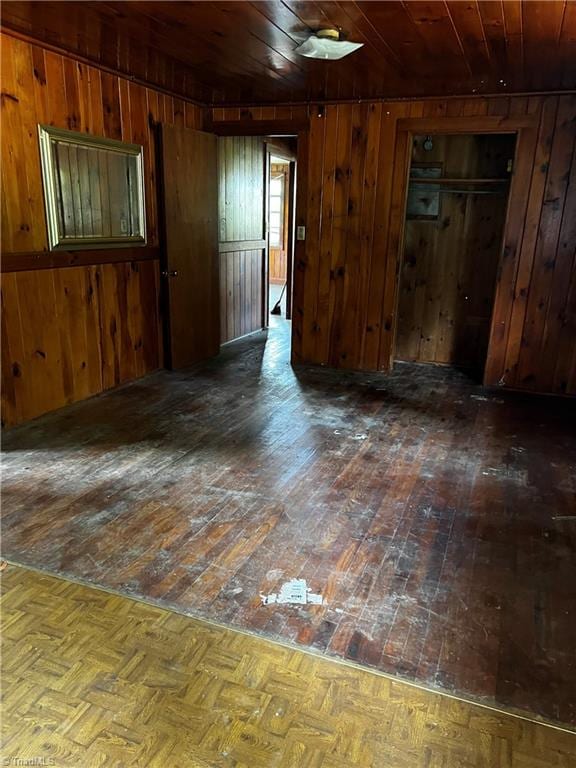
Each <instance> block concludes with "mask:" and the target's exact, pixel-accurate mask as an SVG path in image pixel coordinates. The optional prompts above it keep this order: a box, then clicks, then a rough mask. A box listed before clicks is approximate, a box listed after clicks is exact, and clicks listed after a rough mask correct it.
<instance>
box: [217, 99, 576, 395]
mask: <svg viewBox="0 0 576 768" xmlns="http://www.w3.org/2000/svg"><path fill="white" fill-rule="evenodd" d="M308 113H309V118H310V131H309V136H308V144H309V161H308V167H307V168H306V169H305V170H304V173H305V175H306V189H307V193H306V209H307V210H306V222H307V239H306V247H305V253H304V255H303V256H302V255H301V256H300V258H299V259H298V260H297V263H296V268H295V278H294V281H295V282H294V320H293V345H292V356H293V360H294V362H297V363H298V362H307V363H313V364H319V365H329V366H335V367H339V368H351V369H359V370H386V369H387V368H388V366H389V364H390V359H391V355H392V352H393V348H394V337H395V331H396V323H395V318H396V302H397V286H398V269H399V263H398V259H397V254H398V252H399V251H400V248H399V243H398V242H397V239H398V233H399V232H401V227H399V226H398V220H399V218H400V217H402V216H403V212H404V208H403V206H404V201H403V200H402V199H401V198H399V196H398V194H394V193H395V192H396V191H397V190H398V189H399V188H400V187H401V186H402V184H403V183H404V180H405V176H406V164H405V163H402V162H400V163H396V162H395V160H396V158H397V157H401V158H403V160H406V161H407V157H408V153H407V151H406V148H403V147H401V146H398V142H400V134H399V133H398V132H397V121H398V120H399V119H402V118H419V117H430V118H436V119H437V120H438V121H440V122H441V121H442V120H444V119H446V120H448V119H449V118H467V117H469V118H470V119H472V118H473V117H474V116H499V117H502V118H507V117H513V116H533V118H534V120H535V121H536V126H537V127H536V129H535V135H534V143H533V144H531V142H530V140H528V141H527V142H525V144H524V147H525V149H524V150H523V151H522V152H521V154H520V155H518V156H517V157H516V163H515V166H516V172H517V173H519V172H520V170H522V173H523V175H525V176H526V177H527V179H528V184H527V185H526V187H525V188H523V189H517V190H516V193H514V194H515V195H516V196H517V197H516V199H515V198H514V194H512V195H511V197H510V201H509V214H508V218H507V222H506V227H505V248H504V252H503V256H502V257H501V259H500V266H499V275H498V278H497V286H496V295H495V305H494V309H493V320H492V331H491V337H490V344H489V350H488V358H487V367H486V373H485V381H486V383H487V384H489V385H499V386H504V387H511V388H515V389H524V390H529V391H538V392H548V393H568V394H576V342H575V339H576V263H575V259H576V253H575V250H576V249H575V246H576V189H575V186H576V177H575V174H576V167H575V166H576V163H575V162H574V153H575V147H574V142H575V136H576V124H575V115H576V97H575V96H570V95H563V96H554V95H552V96H532V97H512V98H508V97H502V98H487V99H482V98H469V99H468V98H461V99H447V100H442V99H438V100H428V101H412V102H410V101H406V102H373V103H363V104H354V105H351V104H335V105H328V106H326V107H324V108H323V109H321V110H317V109H312V108H311V109H309V110H308ZM305 116H306V110H305V109H304V108H301V107H291V108H287V107H277V108H274V107H246V108H243V109H236V108H234V109H215V110H213V119H214V120H235V119H236V120H240V119H242V120H249V119H251V118H252V119H254V120H259V119H262V120H263V119H266V120H271V119H274V118H277V119H283V120H286V119H300V118H302V117H305ZM471 132H473V131H471ZM403 153H404V154H403ZM299 174H300V177H301V175H302V169H300V170H299Z"/></svg>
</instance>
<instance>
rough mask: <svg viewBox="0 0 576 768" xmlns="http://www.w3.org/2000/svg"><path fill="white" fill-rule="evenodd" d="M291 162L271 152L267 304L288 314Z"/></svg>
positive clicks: (280, 312) (277, 312)
mask: <svg viewBox="0 0 576 768" xmlns="http://www.w3.org/2000/svg"><path fill="white" fill-rule="evenodd" d="M289 178H290V163H289V162H288V161H287V160H284V159H282V158H281V157H277V156H276V155H271V156H270V180H269V186H268V306H269V308H270V312H271V313H272V312H274V314H276V315H280V316H283V317H286V281H287V275H288V272H287V254H288V209H289V202H290V198H289V194H288V187H289Z"/></svg>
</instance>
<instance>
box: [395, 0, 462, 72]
mask: <svg viewBox="0 0 576 768" xmlns="http://www.w3.org/2000/svg"><path fill="white" fill-rule="evenodd" d="M404 6H405V8H406V11H407V12H408V16H409V17H410V19H411V20H412V22H413V23H414V25H415V27H416V29H417V30H418V33H419V35H420V37H421V39H422V45H423V46H424V48H425V50H426V51H427V52H428V55H429V64H428V66H429V68H430V69H431V70H432V71H434V72H438V73H441V74H443V75H446V76H449V77H451V78H462V79H465V78H467V76H468V75H469V74H470V69H469V67H468V62H467V60H466V58H465V56H464V52H463V50H462V46H461V45H460V41H459V38H458V35H457V33H456V31H455V29H454V25H453V24H452V19H451V17H450V14H449V13H448V8H447V6H446V3H444V2H420V0H410V2H408V3H404Z"/></svg>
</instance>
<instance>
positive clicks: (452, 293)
mask: <svg viewBox="0 0 576 768" xmlns="http://www.w3.org/2000/svg"><path fill="white" fill-rule="evenodd" d="M515 144H516V135H515V134H490V133H481V134H461V133H460V134H450V135H446V134H435V135H427V136H426V135H414V136H413V137H412V158H411V165H410V174H409V180H408V194H407V202H406V217H405V222H404V250H403V260H402V266H401V274H400V282H399V298H398V316H397V333H396V346H395V359H396V360H398V361H411V362H420V363H433V364H439V365H452V366H455V367H459V368H463V369H466V370H467V371H469V372H470V374H471V376H472V377H473V378H474V379H476V380H478V381H481V380H482V377H483V372H484V366H485V363H486V356H487V351H488V341H489V335H490V324H491V318H492V308H493V304H494V293H495V288H496V276H497V272H498V264H499V261H500V257H501V250H502V238H503V232H504V224H505V219H506V210H507V205H508V193H509V187H510V179H511V176H512V172H513V164H514V152H515Z"/></svg>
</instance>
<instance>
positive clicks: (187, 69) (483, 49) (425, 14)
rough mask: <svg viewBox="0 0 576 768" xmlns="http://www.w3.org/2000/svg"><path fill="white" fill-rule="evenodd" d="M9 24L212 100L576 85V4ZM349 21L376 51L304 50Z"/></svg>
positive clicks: (323, 7)
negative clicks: (317, 54)
mask: <svg viewBox="0 0 576 768" xmlns="http://www.w3.org/2000/svg"><path fill="white" fill-rule="evenodd" d="M1 14H2V23H3V25H4V26H5V27H6V28H8V29H11V30H13V31H16V32H18V33H21V34H24V35H27V36H29V37H31V38H34V39H37V40H40V41H43V42H44V43H49V44H51V45H53V46H55V47H57V48H60V49H63V50H66V51H68V52H71V53H73V54H75V55H77V56H81V57H83V58H84V59H87V60H89V61H91V62H93V63H96V64H100V65H102V66H105V67H107V68H110V69H113V70H115V71H118V72H121V73H123V74H126V75H131V76H133V77H135V78H136V79H138V80H140V81H143V82H146V83H149V84H151V85H155V86H158V87H161V88H163V89H165V90H168V91H171V92H172V93H175V94H178V95H182V96H187V97H188V98H191V99H193V100H196V101H199V102H202V103H204V104H249V103H282V102H294V101H317V100H336V99H343V100H344V99H360V98H363V99H366V98H376V97H385V98H392V97H402V96H446V95H448V94H455V95H458V94H471V93H490V94H494V93H511V92H526V91H540V90H560V89H573V88H574V87H575V86H576V1H575V0H557V1H556V0H544V1H543V2H536V1H534V0H531V1H530V2H526V0H524V2H522V1H521V0H503V1H502V0H499V1H490V2H488V1H487V0H456V1H455V2H452V1H450V0H448V1H447V2H444V1H435V2H416V1H415V0H411V1H410V2H296V1H294V0H283V1H281V0H269V1H267V2H10V1H8V2H3V3H2V8H1ZM334 26H337V27H341V28H342V30H343V32H344V34H345V35H347V36H348V37H349V39H351V40H354V41H358V42H363V43H364V48H362V49H361V50H360V51H358V52H356V53H354V54H352V55H351V56H350V57H348V58H345V59H343V60H341V61H339V62H324V61H310V60H308V59H304V58H302V57H300V56H298V54H296V53H295V48H296V47H297V45H298V44H299V43H300V42H301V41H302V39H303V38H304V37H306V35H307V34H308V33H309V32H310V31H313V30H317V29H319V28H321V27H334Z"/></svg>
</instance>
